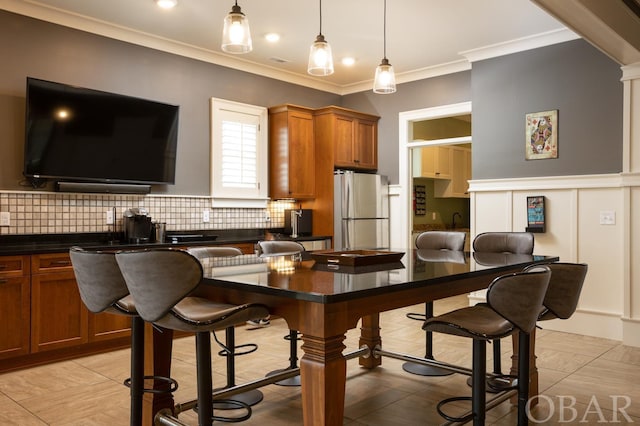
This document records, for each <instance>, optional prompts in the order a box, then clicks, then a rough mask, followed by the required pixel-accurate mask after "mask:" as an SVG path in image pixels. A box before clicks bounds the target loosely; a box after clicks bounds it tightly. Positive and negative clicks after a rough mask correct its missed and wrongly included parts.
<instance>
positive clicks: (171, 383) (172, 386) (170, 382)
mask: <svg viewBox="0 0 640 426" xmlns="http://www.w3.org/2000/svg"><path fill="white" fill-rule="evenodd" d="M144 380H145V381H146V380H153V382H154V384H155V382H156V381H158V382H160V383H165V384H166V385H167V389H156V388H144V389H142V392H146V393H154V394H165V393H173V392H175V391H176V390H178V381H177V380H175V379H172V378H171V377H164V376H144ZM123 385H125V386H126V387H128V388H131V377H128V378H126V379H125V380H124V382H123Z"/></svg>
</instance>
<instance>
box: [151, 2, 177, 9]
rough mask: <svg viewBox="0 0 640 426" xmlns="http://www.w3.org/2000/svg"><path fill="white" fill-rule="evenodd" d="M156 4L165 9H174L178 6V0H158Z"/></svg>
mask: <svg viewBox="0 0 640 426" xmlns="http://www.w3.org/2000/svg"><path fill="white" fill-rule="evenodd" d="M156 4H157V5H158V6H159V7H161V8H163V9H173V8H174V7H175V6H176V5H177V4H178V0H156Z"/></svg>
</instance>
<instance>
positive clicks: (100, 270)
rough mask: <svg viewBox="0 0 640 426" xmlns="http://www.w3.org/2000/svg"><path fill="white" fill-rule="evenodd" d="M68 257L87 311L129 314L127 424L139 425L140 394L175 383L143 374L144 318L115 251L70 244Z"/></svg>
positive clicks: (170, 389)
mask: <svg viewBox="0 0 640 426" xmlns="http://www.w3.org/2000/svg"><path fill="white" fill-rule="evenodd" d="M69 256H70V257H71V264H72V265H73V272H74V274H75V277H76V282H77V283H78V290H79V292H80V298H81V299H82V302H83V303H84V304H85V306H86V307H87V309H89V311H91V312H93V313H100V312H107V313H110V314H115V315H126V316H128V317H131V364H130V371H131V377H129V378H127V379H126V380H125V381H124V385H125V386H127V387H128V388H129V389H130V390H129V392H130V400H131V402H130V404H131V406H130V415H129V421H130V424H131V425H132V426H134V425H135V426H139V425H141V424H142V395H143V393H144V392H150V393H170V392H175V391H176V390H177V389H178V382H176V381H175V380H173V379H171V378H167V377H161V376H144V321H143V320H142V318H140V316H139V315H138V313H137V311H136V307H135V305H134V303H133V298H132V297H131V296H130V295H129V290H128V289H127V285H126V284H125V282H124V278H123V277H122V274H121V273H120V268H119V267H118V264H117V262H116V258H115V253H113V252H104V251H88V250H84V249H82V248H80V247H72V248H71V249H70V250H69ZM145 380H153V383H154V384H153V387H151V388H147V389H145V387H144V383H145ZM156 385H158V386H157V387H156Z"/></svg>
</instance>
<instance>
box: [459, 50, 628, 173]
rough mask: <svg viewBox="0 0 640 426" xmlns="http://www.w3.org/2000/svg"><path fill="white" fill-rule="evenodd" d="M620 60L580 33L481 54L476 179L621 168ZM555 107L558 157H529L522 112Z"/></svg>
mask: <svg viewBox="0 0 640 426" xmlns="http://www.w3.org/2000/svg"><path fill="white" fill-rule="evenodd" d="M621 76H622V72H621V70H620V66H619V65H618V64H616V63H615V62H613V61H612V60H611V59H609V58H608V57H607V56H605V55H604V54H603V53H601V52H600V51H598V50H596V49H595V48H594V47H592V46H591V45H590V44H588V43H587V42H585V41H583V40H575V41H571V42H568V43H562V44H557V45H553V46H548V47H544V48H541V49H536V50H531V51H526V52H522V53H516V54H512V55H507V56H502V57H499V58H495V59H489V60H485V61H480V62H476V63H474V64H473V70H472V79H471V80H472V82H471V87H472V99H473V122H472V136H473V153H472V155H473V179H491V178H510V177H535V176H568V175H581V174H592V173H593V174H598V173H617V172H620V171H621V170H622V105H623V102H622V83H621V82H620V77H621ZM553 109H557V110H558V158H556V159H549V160H530V161H527V160H525V115H526V114H527V113H530V112H538V111H547V110H553Z"/></svg>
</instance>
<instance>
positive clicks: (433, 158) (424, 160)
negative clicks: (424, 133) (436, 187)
mask: <svg viewBox="0 0 640 426" xmlns="http://www.w3.org/2000/svg"><path fill="white" fill-rule="evenodd" d="M420 151H421V153H420V155H421V166H422V177H430V178H435V179H449V178H451V152H450V151H451V150H450V148H449V147H443V146H431V147H426V148H422V149H421V150H420Z"/></svg>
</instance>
